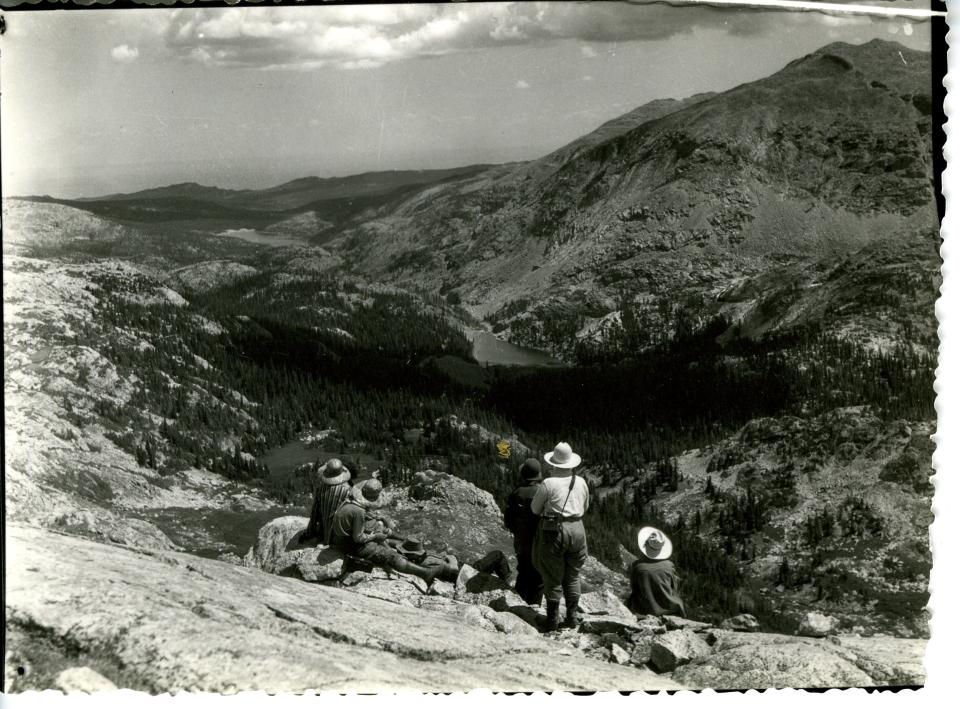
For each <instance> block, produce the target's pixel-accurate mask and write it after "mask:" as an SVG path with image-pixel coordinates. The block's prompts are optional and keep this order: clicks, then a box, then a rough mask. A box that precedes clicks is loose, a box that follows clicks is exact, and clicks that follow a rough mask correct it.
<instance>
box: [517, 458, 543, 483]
mask: <svg viewBox="0 0 960 709" xmlns="http://www.w3.org/2000/svg"><path fill="white" fill-rule="evenodd" d="M520 477H521V478H523V479H524V480H526V481H528V482H537V481H539V480H543V475H542V474H541V472H540V461H539V460H537V459H536V458H527V459H526V460H525V461H523V465H521V466H520Z"/></svg>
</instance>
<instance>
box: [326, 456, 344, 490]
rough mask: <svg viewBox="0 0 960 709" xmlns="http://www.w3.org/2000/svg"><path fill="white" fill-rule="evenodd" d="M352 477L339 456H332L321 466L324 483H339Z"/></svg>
mask: <svg viewBox="0 0 960 709" xmlns="http://www.w3.org/2000/svg"><path fill="white" fill-rule="evenodd" d="M349 479H350V471H349V470H348V469H347V468H346V466H344V464H343V463H342V462H340V459H339V458H331V459H330V460H328V461H327V462H326V463H324V464H323V465H322V466H321V467H320V480H321V481H322V482H323V484H324V485H339V484H340V483H345V482H347V480H349Z"/></svg>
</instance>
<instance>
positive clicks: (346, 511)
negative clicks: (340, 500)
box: [330, 502, 373, 552]
mask: <svg viewBox="0 0 960 709" xmlns="http://www.w3.org/2000/svg"><path fill="white" fill-rule="evenodd" d="M365 521H366V512H365V510H364V509H363V508H362V507H360V505H358V504H355V503H354V502H345V503H344V504H342V505H340V508H339V509H338V510H337V513H336V514H335V515H334V516H333V529H332V530H331V533H330V544H331V545H332V546H335V547H339V548H341V549H344V550H345V551H347V552H352V551H355V550H356V549H359V548H360V547H362V546H363V545H364V544H366V543H367V542H369V541H372V537H373V534H370V533H367V532H365V531H364V528H363V525H364V522H365Z"/></svg>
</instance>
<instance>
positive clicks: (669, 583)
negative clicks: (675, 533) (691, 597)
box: [627, 527, 686, 617]
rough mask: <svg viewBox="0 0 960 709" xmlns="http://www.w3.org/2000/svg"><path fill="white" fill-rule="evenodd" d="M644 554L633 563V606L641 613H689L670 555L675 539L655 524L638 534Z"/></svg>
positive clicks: (631, 571) (631, 589) (631, 577)
mask: <svg viewBox="0 0 960 709" xmlns="http://www.w3.org/2000/svg"><path fill="white" fill-rule="evenodd" d="M637 546H639V547H640V553H641V556H640V558H639V559H637V560H636V561H635V562H633V564H632V565H631V567H630V600H629V602H628V603H627V605H628V606H629V608H630V610H632V611H633V612H634V613H637V614H639V615H657V616H660V615H678V616H680V617H686V610H685V609H684V607H683V600H682V599H681V598H680V594H679V587H680V579H679V578H678V577H677V572H676V569H675V568H674V566H673V562H672V561H670V555H671V554H672V553H673V543H672V542H671V541H670V539H669V538H668V537H667V535H666V534H664V533H663V532H661V531H660V530H659V529H657V528H656V527H644V528H643V529H641V530H640V532H639V533H638V534H637Z"/></svg>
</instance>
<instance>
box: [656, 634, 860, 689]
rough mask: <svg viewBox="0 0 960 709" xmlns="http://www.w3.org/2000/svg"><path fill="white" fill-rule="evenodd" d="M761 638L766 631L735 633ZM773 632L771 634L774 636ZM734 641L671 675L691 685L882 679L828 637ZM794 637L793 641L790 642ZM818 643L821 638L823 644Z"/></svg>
mask: <svg viewBox="0 0 960 709" xmlns="http://www.w3.org/2000/svg"><path fill="white" fill-rule="evenodd" d="M731 635H732V636H736V637H738V638H750V639H754V638H756V639H758V640H760V639H761V638H762V637H763V636H764V635H766V634H765V633H731ZM768 637H769V636H768ZM786 640H787V641H786V642H767V641H766V640H760V642H758V643H756V644H754V643H752V642H751V643H747V644H742V645H735V646H730V645H728V644H727V638H724V641H722V642H718V643H717V647H719V648H720V649H719V650H715V651H714V653H713V655H712V656H711V657H710V658H709V659H708V660H705V661H702V662H694V663H691V664H688V665H684V666H683V667H680V668H679V669H677V670H676V671H675V672H674V673H673V674H672V675H671V676H672V678H673V679H674V680H676V681H679V682H681V683H683V684H686V685H687V686H691V687H713V688H714V689H747V688H756V689H763V688H772V687H806V688H811V689H812V688H817V687H868V686H872V685H875V684H876V682H875V681H874V680H873V679H872V678H871V677H870V676H869V675H868V674H867V673H866V672H864V671H863V670H862V669H861V668H860V667H858V665H857V662H856V661H855V660H854V659H852V658H851V659H848V658H844V657H840V656H838V655H837V654H836V653H835V652H833V651H832V650H830V649H828V648H827V646H826V643H824V641H822V640H820V641H816V640H807V639H805V638H789V637H787V638H786ZM790 640H792V642H790ZM817 643H820V644H819V645H818V644H817Z"/></svg>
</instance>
